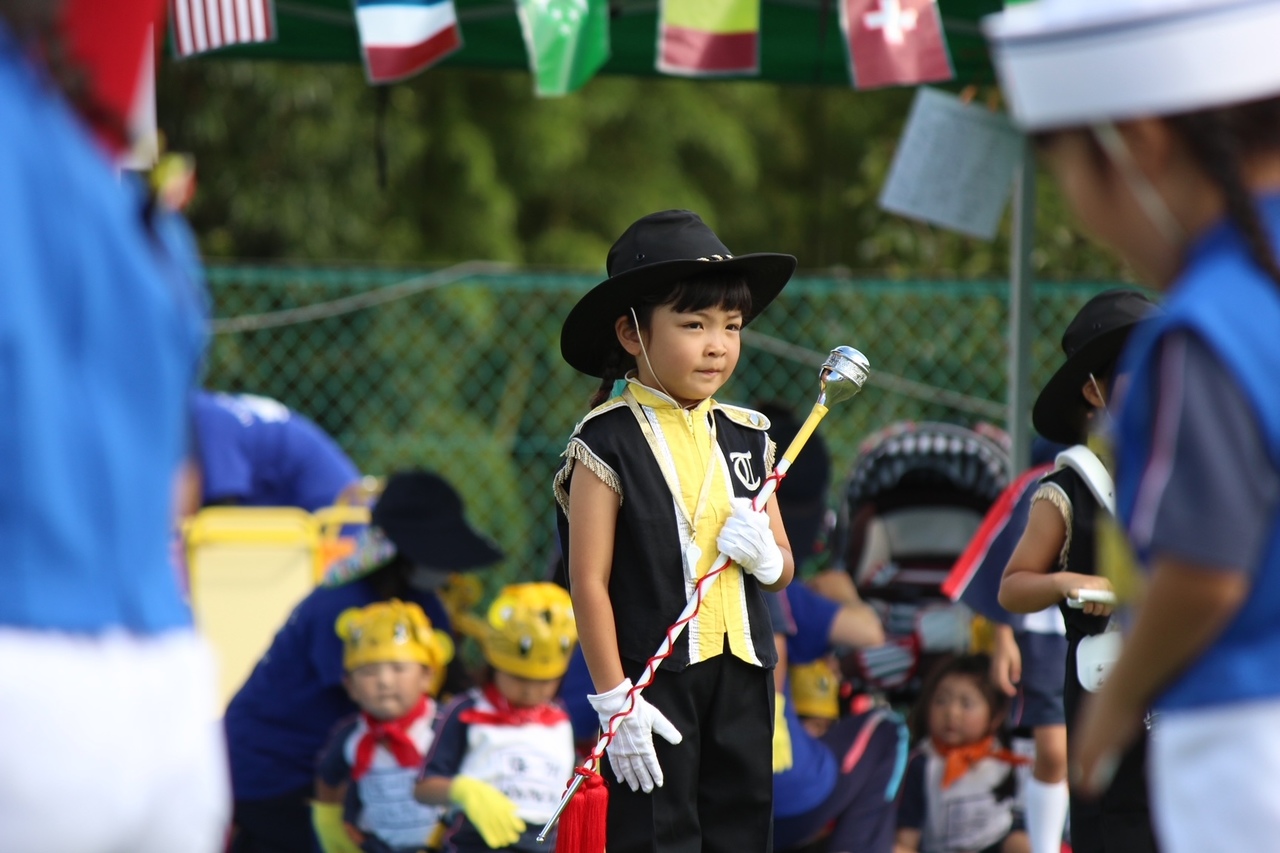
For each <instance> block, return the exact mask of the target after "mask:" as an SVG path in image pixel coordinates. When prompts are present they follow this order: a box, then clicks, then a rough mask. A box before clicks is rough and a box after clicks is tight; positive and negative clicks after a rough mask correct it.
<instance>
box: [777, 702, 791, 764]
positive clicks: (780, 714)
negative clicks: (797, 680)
mask: <svg viewBox="0 0 1280 853" xmlns="http://www.w3.org/2000/svg"><path fill="white" fill-rule="evenodd" d="M786 709H787V697H786V696H785V695H783V694H781V693H779V694H778V696H777V700H776V701H775V702H774V703H773V772H774V773H781V772H782V771H783V770H790V769H791V764H792V759H791V732H790V731H788V730H787V714H786Z"/></svg>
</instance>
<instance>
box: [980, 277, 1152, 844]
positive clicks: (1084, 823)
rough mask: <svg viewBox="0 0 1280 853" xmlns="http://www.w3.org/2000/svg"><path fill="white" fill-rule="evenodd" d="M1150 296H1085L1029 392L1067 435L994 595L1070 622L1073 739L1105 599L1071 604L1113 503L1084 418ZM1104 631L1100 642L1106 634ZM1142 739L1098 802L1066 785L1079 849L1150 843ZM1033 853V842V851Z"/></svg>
mask: <svg viewBox="0 0 1280 853" xmlns="http://www.w3.org/2000/svg"><path fill="white" fill-rule="evenodd" d="M1155 310H1156V308H1155V305H1154V304H1152V303H1151V301H1150V300H1148V299H1147V298H1146V297H1145V296H1143V295H1142V294H1140V293H1138V292H1137V291H1133V290H1111V291H1107V292H1105V293H1100V294H1098V295H1097V296H1095V297H1093V298H1092V299H1090V300H1089V301H1088V302H1087V303H1085V305H1084V307H1083V308H1081V309H1080V313H1078V314H1077V315H1076V316H1075V319H1073V320H1072V321H1071V323H1070V324H1069V325H1068V326H1067V330H1066V332H1065V333H1064V334H1063V336H1062V349H1063V352H1064V353H1066V356H1067V357H1066V361H1064V362H1063V364H1062V366H1061V367H1059V368H1058V370H1057V372H1056V373H1054V375H1053V377H1052V378H1051V379H1050V380H1049V382H1048V384H1046V385H1045V387H1044V390H1042V391H1041V392H1040V396H1039V397H1038V398H1037V399H1036V403H1035V407H1034V409H1033V410H1032V415H1031V417H1032V422H1033V423H1034V425H1035V428H1036V430H1037V431H1039V433H1040V434H1041V435H1043V436H1044V437H1045V438H1048V439H1050V440H1052V441H1057V442H1060V443H1062V444H1071V445H1074V446H1073V447H1070V448H1068V450H1066V451H1065V452H1063V453H1061V454H1059V455H1058V459H1057V464H1056V467H1055V469H1054V470H1053V471H1052V472H1051V473H1049V474H1047V475H1045V477H1044V478H1043V479H1042V480H1041V481H1040V486H1039V487H1038V489H1037V490H1036V492H1035V493H1034V495H1033V496H1032V503H1031V512H1030V515H1029V516H1028V519H1027V527H1026V529H1025V530H1024V531H1023V534H1022V538H1021V539H1020V540H1019V542H1018V545H1017V547H1016V548H1015V549H1014V552H1013V555H1012V556H1011V557H1010V558H1009V564H1008V566H1006V567H1005V570H1004V578H1003V580H1002V581H1001V583H1000V604H1001V605H1002V606H1004V607H1005V608H1007V609H1008V610H1011V611H1013V612H1014V613H1036V612H1039V611H1041V610H1044V609H1045V608H1046V607H1050V606H1052V605H1055V604H1056V605H1058V606H1059V607H1060V608H1061V610H1062V616H1063V620H1064V621H1065V622H1066V627H1067V660H1066V676H1065V682H1064V685H1063V704H1064V706H1065V711H1066V723H1067V741H1068V746H1069V745H1070V740H1071V735H1072V731H1073V729H1074V725H1075V720H1076V714H1077V712H1078V711H1079V708H1080V702H1081V700H1082V698H1083V697H1084V696H1085V695H1086V687H1085V686H1084V685H1083V684H1082V683H1081V680H1080V677H1079V672H1078V669H1077V660H1078V658H1080V657H1081V655H1082V643H1084V644H1086V646H1085V648H1086V651H1085V652H1083V654H1088V650H1087V647H1088V645H1089V644H1094V645H1097V644H1098V642H1099V640H1098V639H1097V638H1098V635H1101V634H1102V633H1103V632H1104V631H1105V630H1106V628H1107V625H1108V620H1109V616H1110V614H1111V605H1110V604H1106V603H1103V602H1098V601H1086V602H1085V603H1084V606H1083V607H1075V606H1069V603H1068V599H1079V598H1080V597H1081V591H1082V590H1100V591H1110V589H1111V584H1110V582H1108V580H1107V579H1106V578H1104V577H1099V576H1098V575H1097V574H1096V565H1095V547H1094V535H1095V524H1096V520H1097V519H1098V518H1099V513H1110V512H1113V511H1114V499H1113V497H1112V495H1113V494H1114V489H1113V487H1112V484H1111V476H1110V474H1109V473H1108V472H1107V470H1106V469H1105V468H1104V467H1103V465H1102V463H1101V461H1100V460H1099V459H1098V457H1097V456H1096V455H1094V454H1093V452H1092V451H1091V450H1090V449H1089V448H1088V447H1086V446H1085V445H1084V442H1085V438H1086V435H1087V433H1088V431H1089V427H1090V422H1091V421H1092V420H1093V419H1095V418H1096V417H1098V416H1099V415H1100V414H1101V413H1105V412H1106V406H1107V403H1108V401H1109V400H1110V398H1111V396H1112V394H1113V392H1114V389H1115V387H1116V385H1117V383H1118V381H1119V380H1120V377H1119V376H1117V374H1116V361H1117V359H1118V358H1119V356H1120V351H1121V349H1122V348H1123V346H1124V342H1125V340H1126V339H1127V338H1128V336H1129V333H1130V332H1131V331H1133V329H1134V327H1135V326H1136V325H1137V324H1138V323H1139V321H1141V320H1143V319H1144V318H1146V317H1148V316H1150V315H1151V314H1152V313H1153V312H1154V311H1155ZM1110 639H1111V638H1107V640H1104V641H1102V642H1108V641H1110ZM1145 758H1146V740H1145V738H1144V739H1143V740H1140V741H1138V743H1137V744H1136V745H1135V747H1134V748H1133V749H1132V750H1131V751H1130V752H1129V754H1128V755H1126V756H1125V759H1124V761H1123V762H1122V764H1121V772H1120V773H1119V774H1118V775H1117V777H1116V781H1115V783H1114V784H1113V785H1112V786H1111V789H1110V790H1109V791H1108V792H1107V793H1106V794H1105V795H1104V796H1103V797H1102V798H1101V799H1100V800H1098V801H1089V800H1083V799H1081V798H1079V797H1078V796H1076V795H1075V794H1076V792H1074V791H1072V792H1071V794H1072V795H1071V801H1070V809H1071V842H1072V849H1073V850H1075V851H1077V853H1103V851H1115V853H1119V852H1120V851H1124V853H1142V851H1147V850H1154V849H1155V841H1154V837H1153V836H1152V832H1151V825H1150V819H1149V816H1148V811H1147V793H1146V774H1145V770H1144V762H1145ZM1037 853H1038V851H1037Z"/></svg>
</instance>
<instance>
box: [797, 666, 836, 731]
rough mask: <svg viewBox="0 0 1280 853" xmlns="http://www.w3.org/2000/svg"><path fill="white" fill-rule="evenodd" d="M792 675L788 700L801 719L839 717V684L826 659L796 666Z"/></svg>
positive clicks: (832, 718)
mask: <svg viewBox="0 0 1280 853" xmlns="http://www.w3.org/2000/svg"><path fill="white" fill-rule="evenodd" d="M790 672H791V698H792V700H793V701H794V702H795V704H796V713H797V714H799V715H800V716H802V717H819V718H821V719H824V720H834V719H837V718H839V716H840V680H839V679H838V678H836V674H835V671H834V670H832V669H831V664H830V663H828V662H827V660H826V659H825V658H819V659H818V660H815V661H814V662H813V663H803V664H795V665H794V666H792V667H791V668H790Z"/></svg>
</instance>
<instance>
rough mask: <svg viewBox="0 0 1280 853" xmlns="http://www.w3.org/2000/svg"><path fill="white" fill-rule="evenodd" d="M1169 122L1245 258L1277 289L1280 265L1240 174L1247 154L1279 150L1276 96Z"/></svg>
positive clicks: (1279, 104)
mask: <svg viewBox="0 0 1280 853" xmlns="http://www.w3.org/2000/svg"><path fill="white" fill-rule="evenodd" d="M1168 122H1169V124H1170V126H1171V127H1172V128H1173V129H1174V132H1176V133H1177V134H1178V135H1179V136H1181V137H1182V139H1183V141H1184V142H1185V143H1186V144H1187V147H1188V148H1189V149H1190V150H1191V155H1192V157H1193V158H1194V159H1195V161H1196V164H1197V165H1199V166H1200V168H1201V169H1203V170H1204V172H1205V174H1206V175H1208V176H1209V178H1210V180H1212V181H1213V182H1214V183H1215V184H1217V186H1218V189H1219V190H1221V192H1222V196H1223V200H1224V202H1225V204H1226V210H1227V218H1228V219H1230V220H1231V222H1232V224H1233V225H1235V226H1236V228H1237V229H1239V231H1240V233H1241V234H1242V235H1243V237H1244V240H1245V245H1246V247H1247V248H1248V251H1249V257H1250V258H1251V259H1252V260H1253V262H1254V263H1256V264H1257V265H1258V267H1259V268H1260V269H1261V270H1262V271H1263V272H1265V273H1266V274H1267V276H1268V277H1269V278H1270V279H1271V280H1272V281H1273V282H1275V283H1276V285H1277V286H1280V261H1277V259H1276V253H1275V249H1274V248H1273V247H1272V244H1271V235H1270V234H1269V233H1268V231H1267V228H1266V226H1265V224H1264V223H1263V219H1262V216H1261V214H1260V213H1259V211H1258V204H1257V202H1256V201H1255V200H1254V197H1253V193H1252V192H1251V191H1250V189H1249V187H1248V185H1247V184H1246V183H1245V180H1244V174H1243V172H1242V170H1241V163H1242V161H1243V160H1244V159H1245V158H1247V157H1249V156H1250V155H1252V154H1255V153H1258V152H1260V151H1266V150H1277V149H1280V98H1270V99H1267V100H1263V101H1253V102H1250V103H1246V104H1239V105H1235V106H1230V107H1220V108H1217V109H1211V110H1200V111H1198V112H1194V113H1183V114H1181V115H1175V116H1170V117H1169V118H1168Z"/></svg>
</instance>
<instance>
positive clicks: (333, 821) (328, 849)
mask: <svg viewBox="0 0 1280 853" xmlns="http://www.w3.org/2000/svg"><path fill="white" fill-rule="evenodd" d="M311 826H312V828H313V829H315V831H316V838H318V839H319V840H320V849H321V850H323V851H324V853H360V847H359V845H357V844H356V843H355V842H354V841H352V840H351V836H350V835H348V834H347V825H346V824H345V823H343V821H342V803H321V802H317V801H312V803H311Z"/></svg>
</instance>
